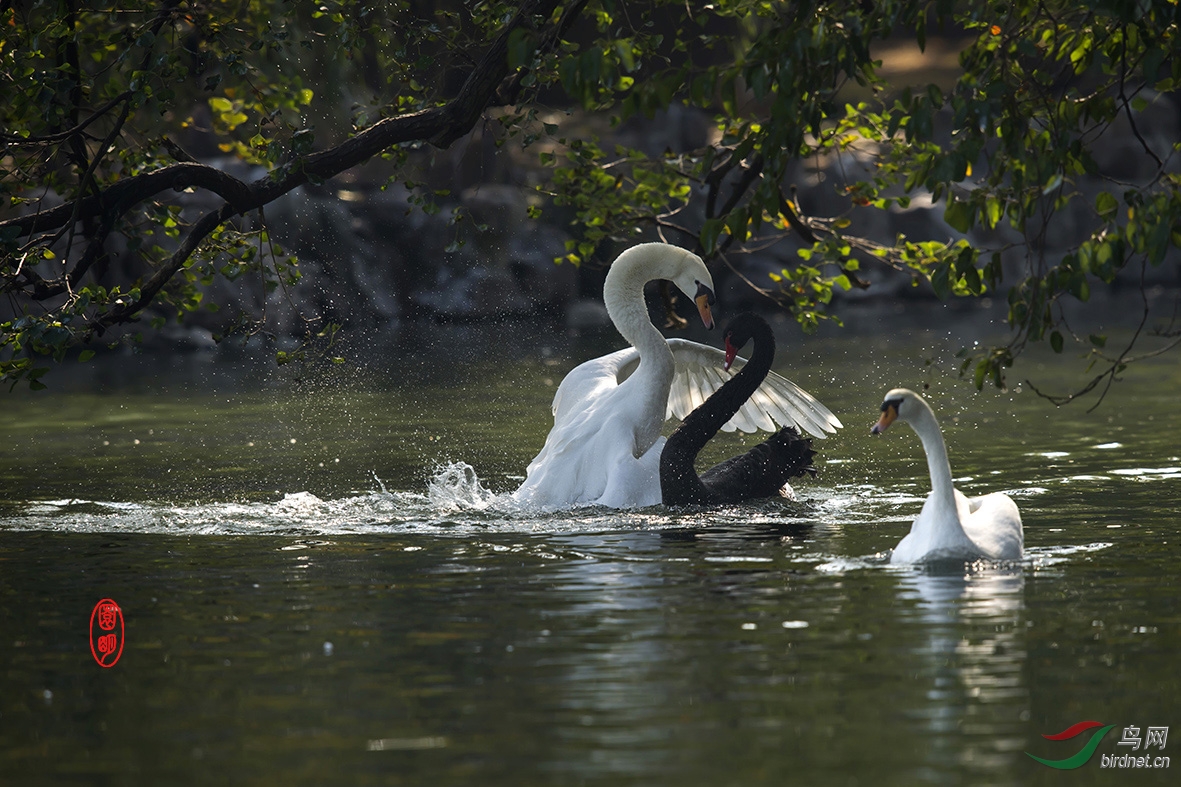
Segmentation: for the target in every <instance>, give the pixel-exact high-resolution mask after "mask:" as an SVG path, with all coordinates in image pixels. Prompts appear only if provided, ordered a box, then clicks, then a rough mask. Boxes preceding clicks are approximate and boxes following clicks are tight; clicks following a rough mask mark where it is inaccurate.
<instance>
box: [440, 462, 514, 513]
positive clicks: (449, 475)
mask: <svg viewBox="0 0 1181 787" xmlns="http://www.w3.org/2000/svg"><path fill="white" fill-rule="evenodd" d="M505 498H506V499H507V496H505ZM427 499H428V500H430V502H431V505H432V506H433V507H435V508H436V509H438V510H439V511H463V510H475V511H483V510H485V509H487V508H489V507H490V506H492V505H493V504H494V503H496V502H497V501H498V499H499V498H498V496H497V495H496V494H494V493H493V492H491V491H490V490H488V489H486V488H485V487H484V485H483V484H481V483H480V479H479V477H478V476H477V475H476V469H475V468H474V467H472V466H471V465H469V464H468V463H467V462H452V463H451V464H449V465H443V466H440V467H438V468H436V470H435V473H434V475H432V476H431V479H430V480H429V481H427Z"/></svg>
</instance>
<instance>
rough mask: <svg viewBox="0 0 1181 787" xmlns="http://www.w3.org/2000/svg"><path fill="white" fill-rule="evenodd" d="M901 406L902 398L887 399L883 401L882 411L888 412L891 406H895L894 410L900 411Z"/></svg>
mask: <svg viewBox="0 0 1181 787" xmlns="http://www.w3.org/2000/svg"><path fill="white" fill-rule="evenodd" d="M901 406H902V400H901V399H887V400H886V401H884V402H882V412H883V413H884V412H886V411H887V410H889V409H890V408H891V407H893V408H894V412H898V408H899V407H901Z"/></svg>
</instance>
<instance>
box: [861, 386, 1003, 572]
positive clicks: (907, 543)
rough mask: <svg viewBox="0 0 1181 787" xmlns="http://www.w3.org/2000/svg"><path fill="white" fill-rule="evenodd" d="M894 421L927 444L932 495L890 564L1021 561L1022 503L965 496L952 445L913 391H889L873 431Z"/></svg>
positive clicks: (999, 496) (996, 496) (996, 495)
mask: <svg viewBox="0 0 1181 787" xmlns="http://www.w3.org/2000/svg"><path fill="white" fill-rule="evenodd" d="M895 420H899V421H903V422H905V423H908V424H910V427H911V428H912V429H914V431H915V433H916V434H918V436H919V439H920V440H922V442H923V451H925V452H926V454H927V467H928V469H929V470H930V471H931V494H930V495H928V496H927V501H926V502H925V503H923V510H922V511H920V512H919V515H918V518H917V519H915V520H914V524H913V525H911V526H910V533H908V534H907V535H906V537H905V538H903V539H902V540H901V541H899V542H898V546H896V547H894V552H893V554H892V555H890V562H891V563H920V562H923V561H929V560H959V559H963V560H978V559H980V558H985V559H988V560H1020V559H1021V553H1022V551H1023V548H1024V541H1025V539H1024V536H1023V534H1022V530H1021V513H1020V512H1019V511H1018V510H1017V504H1016V503H1014V502H1013V499H1012V498H1011V497H1009V496H1008V495H1005V494H1002V493H1000V492H994V493H992V494H990V495H984V496H983V497H965V496H964V495H963V494H962V493H961V492H960V491H959V490H958V489H956V488H955V487H954V486H952V482H951V465H950V464H949V463H948V461H947V446H946V445H944V443H943V433H942V432H941V431H940V430H939V422H938V421H936V420H935V413H934V412H932V411H931V407H930V405H928V404H927V403H926V401H925V400H924V399H923V398H922V397H921V396H919V395H918V394H916V393H915V392H914V391H910V390H907V389H906V388H895V389H894V390H892V391H890V392H889V393H887V394H886V399H885V401H884V402H882V417H881V419H880V420H879V421H878V422H877V424H875V425H874V427H873V429H872V430H871V434H881V433H882V432H884V431H886V427H888V426H889V425H890V424H892V423H893V422H894V421H895Z"/></svg>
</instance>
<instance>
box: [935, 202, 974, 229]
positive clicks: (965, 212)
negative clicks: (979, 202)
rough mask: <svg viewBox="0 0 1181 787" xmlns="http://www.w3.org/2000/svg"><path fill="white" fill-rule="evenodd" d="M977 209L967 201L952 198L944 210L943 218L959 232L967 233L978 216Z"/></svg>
mask: <svg viewBox="0 0 1181 787" xmlns="http://www.w3.org/2000/svg"><path fill="white" fill-rule="evenodd" d="M975 214H976V209H975V207H973V206H972V205H971V204H969V203H967V202H961V201H960V200H952V201H951V202H949V203H948V205H947V210H945V211H944V212H943V220H944V221H946V222H947V223H948V224H950V225H951V226H952V228H953V229H955V230H958V231H959V232H963V233H967V232H968V230H970V229H971V228H972V221H973V220H974V219H975V217H976V215H975Z"/></svg>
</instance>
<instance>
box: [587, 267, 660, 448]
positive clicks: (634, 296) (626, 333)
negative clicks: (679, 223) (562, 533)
mask: <svg viewBox="0 0 1181 787" xmlns="http://www.w3.org/2000/svg"><path fill="white" fill-rule="evenodd" d="M653 245H654V244H653ZM675 259H676V258H675V257H670V255H669V252H668V250H667V247H664V248H663V249H662V250H661V251H659V252H657V251H654V250H652V248H651V247H645V246H636V247H633V248H631V249H629V250H627V251H625V252H624V253H623V254H621V255H619V258H618V259H616V260H615V262H614V263H613V264H612V265H611V270H610V271H608V272H607V279H606V281H605V282H604V283H603V303H604V304H605V305H606V306H607V314H608V316H610V318H611V322H612V323H614V324H615V329H616V330H618V331H619V333H620V335H622V336H623V338H624V339H626V340H627V341H628V342H629V343H630V344H631V345H632V346H633V347H635V348H636V349H637V350H638V351H639V353H640V366H639V368H638V369H637V370H636V371H635V373H633V374H632V376H631V377H629V378H628V380H627V382H626V383H625V384H626V385H631V386H640V387H641V388H642V389H643V390H644V392H645V393H644V395H643V396H641V397H638V398H637V399H636V400H635V401H638V402H642V404H641V405H640V406H641V407H642V409H643V412H641V413H638V414H637V416H638V420H637V422H636V425H635V446H634V450H635V452H636V456H640V455H642V454H643V453H644V452H646V451H647V450H648V449H649V448H651V447H652V445H653V443H655V442H656V439H657V438H658V437H659V436H660V428H661V425H662V424H663V423H664V414H665V410H666V409H667V407H668V389H669V387H670V386H671V385H672V379H673V372H674V371H675V364H674V361H673V354H672V350H670V349H669V347H668V342H667V341H666V340H665V338H664V336H662V335H661V333H660V331H658V330H656V326H655V325H653V324H652V320H651V319H649V317H648V305H647V303H646V302H645V301H644V285H645V284H647V283H648V282H649V281H651V280H653V279H663V278H671V277H672V276H673V275H675V270H674V266H673V261H674V260H675Z"/></svg>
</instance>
